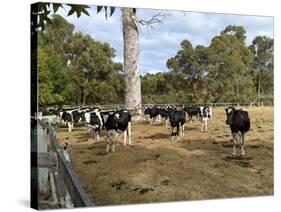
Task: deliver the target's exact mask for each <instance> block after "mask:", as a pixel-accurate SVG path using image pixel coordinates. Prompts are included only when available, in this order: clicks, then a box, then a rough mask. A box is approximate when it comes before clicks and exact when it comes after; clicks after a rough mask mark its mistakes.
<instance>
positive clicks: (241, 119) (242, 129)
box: [225, 107, 251, 156]
mask: <svg viewBox="0 0 281 212" xmlns="http://www.w3.org/2000/svg"><path fill="white" fill-rule="evenodd" d="M225 112H226V117H227V119H226V121H225V123H226V124H227V125H229V126H230V129H231V134H232V137H233V139H232V141H233V153H232V154H233V155H236V144H237V142H238V139H239V138H240V144H241V155H242V156H244V155H245V151H244V143H245V134H246V133H247V132H248V131H249V129H250V126H251V124H250V118H249V114H248V112H247V111H243V110H242V109H238V110H236V109H235V108H234V107H228V108H225Z"/></svg>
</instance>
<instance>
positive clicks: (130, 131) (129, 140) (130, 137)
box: [127, 122, 132, 145]
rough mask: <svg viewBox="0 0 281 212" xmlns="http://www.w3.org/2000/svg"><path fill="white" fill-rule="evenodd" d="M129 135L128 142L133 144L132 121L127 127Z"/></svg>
mask: <svg viewBox="0 0 281 212" xmlns="http://www.w3.org/2000/svg"><path fill="white" fill-rule="evenodd" d="M127 133H128V134H127V135H128V143H129V145H131V144H132V127H131V122H129V123H128V127H127Z"/></svg>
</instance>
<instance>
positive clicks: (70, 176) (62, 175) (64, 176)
mask: <svg viewBox="0 0 281 212" xmlns="http://www.w3.org/2000/svg"><path fill="white" fill-rule="evenodd" d="M39 123H40V124H41V125H42V126H43V127H44V128H46V129H47V130H48V132H49V138H50V139H49V140H50V146H51V150H52V151H51V152H52V153H53V154H52V155H55V156H56V161H57V163H56V168H57V172H56V174H55V176H57V178H56V179H55V181H56V182H57V183H56V184H57V187H60V188H56V189H57V190H59V191H60V192H57V193H59V195H65V194H66V193H69V195H70V197H71V202H72V203H73V205H74V207H91V206H93V205H94V204H93V203H92V201H91V199H90V198H89V197H88V196H87V194H86V192H85V191H84V189H83V187H82V185H81V183H80V181H79V178H78V176H77V175H76V173H75V172H74V170H73V168H72V166H71V164H70V162H69V161H67V160H66V158H65V156H64V154H63V152H62V150H61V149H60V147H59V144H58V141H57V139H56V137H55V135H54V131H53V129H52V128H51V127H50V126H49V125H47V124H46V123H44V122H43V121H41V120H39ZM45 157H46V156H45ZM65 188H66V189H67V191H66V190H65ZM58 198H61V197H58ZM63 206H64V205H62V207H63Z"/></svg>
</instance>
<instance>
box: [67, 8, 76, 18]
mask: <svg viewBox="0 0 281 212" xmlns="http://www.w3.org/2000/svg"><path fill="white" fill-rule="evenodd" d="M74 12H75V10H74V8H73V7H72V8H71V9H70V10H69V12H68V14H67V16H70V15H72V14H73V13H74Z"/></svg>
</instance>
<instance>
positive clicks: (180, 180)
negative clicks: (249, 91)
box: [57, 107, 274, 205]
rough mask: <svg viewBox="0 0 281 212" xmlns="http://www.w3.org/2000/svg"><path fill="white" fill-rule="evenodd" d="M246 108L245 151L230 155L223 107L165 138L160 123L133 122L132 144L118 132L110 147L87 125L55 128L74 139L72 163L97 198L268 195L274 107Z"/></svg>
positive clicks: (112, 201) (63, 138) (103, 201)
mask: <svg viewBox="0 0 281 212" xmlns="http://www.w3.org/2000/svg"><path fill="white" fill-rule="evenodd" d="M245 110H247V111H248V112H249V116H250V119H251V129H250V131H249V132H248V133H247V134H246V142H245V152H246V156H245V157H244V158H241V157H239V156H236V157H233V156H232V155H231V153H232V143H231V142H230V139H231V133H230V129H229V126H227V125H226V124H225V120H226V116H225V111H224V108H214V111H213V116H214V118H213V120H209V122H208V130H207V132H201V131H200V130H201V123H200V122H199V121H198V122H192V123H189V122H187V123H186V127H185V136H184V138H182V139H180V140H179V141H177V140H176V139H174V140H173V141H171V140H170V134H169V131H168V128H167V127H165V126H164V123H162V124H156V125H154V126H151V125H149V124H148V123H146V122H138V123H132V146H123V145H122V144H123V135H122V134H121V135H119V136H118V144H117V146H116V151H115V152H113V153H109V154H105V146H106V142H105V137H104V133H102V134H101V137H100V142H98V143H93V142H94V140H93V139H92V138H90V137H89V133H88V132H87V129H86V127H74V129H73V131H72V132H67V128H59V129H58V130H57V138H58V141H59V143H60V145H61V146H63V144H64V143H65V142H68V143H69V145H70V146H71V147H72V150H73V167H74V169H75V172H76V173H77V174H78V176H79V178H80V180H81V183H82V185H83V187H84V189H85V191H86V192H87V193H88V195H89V196H90V197H91V198H92V199H93V202H94V203H95V205H116V204H133V203H149V202H166V201H180V200H203V199H215V198H234V197H246V196H264V195H272V194H273V147H274V143H273V140H274V126H273V108H272V107H252V108H245ZM237 153H238V154H240V148H238V149H237Z"/></svg>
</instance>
